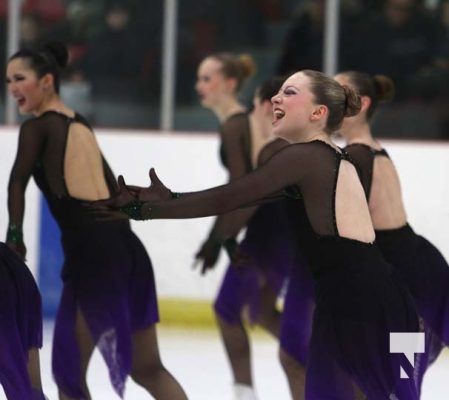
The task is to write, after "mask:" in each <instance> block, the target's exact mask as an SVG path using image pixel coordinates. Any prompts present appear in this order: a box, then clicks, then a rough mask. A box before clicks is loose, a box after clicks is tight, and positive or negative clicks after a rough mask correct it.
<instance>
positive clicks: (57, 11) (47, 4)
mask: <svg viewBox="0 0 449 400" xmlns="http://www.w3.org/2000/svg"><path fill="white" fill-rule="evenodd" d="M22 3H23V5H22V13H24V14H35V15H39V17H40V18H41V20H42V21H43V22H45V23H50V24H53V23H56V22H58V21H61V20H62V19H63V18H64V17H65V4H64V1H63V0H25V1H23V2H22Z"/></svg>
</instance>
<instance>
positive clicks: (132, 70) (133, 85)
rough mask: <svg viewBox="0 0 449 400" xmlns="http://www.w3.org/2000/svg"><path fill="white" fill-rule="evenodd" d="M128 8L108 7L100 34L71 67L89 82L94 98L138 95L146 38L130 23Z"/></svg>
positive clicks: (115, 4) (116, 4)
mask: <svg viewBox="0 0 449 400" xmlns="http://www.w3.org/2000/svg"><path fill="white" fill-rule="evenodd" d="M131 18H132V13H131V9H130V7H129V6H128V4H125V3H124V2H120V1H113V2H110V3H108V4H107V6H106V10H105V13H104V24H103V26H102V28H101V30H100V31H99V32H98V33H97V34H96V35H95V36H94V37H93V38H92V39H91V40H89V42H88V43H87V46H86V51H85V54H84V56H83V57H82V58H81V59H80V60H79V62H78V63H76V64H75V66H74V67H77V68H78V69H79V72H80V73H81V74H82V75H83V76H84V77H85V79H87V80H89V81H91V82H92V89H93V96H94V98H109V97H111V96H117V97H118V98H120V99H122V100H123V98H124V96H125V97H126V96H128V97H131V98H134V97H135V96H137V95H138V92H139V89H140V87H139V78H140V76H141V69H142V63H143V55H142V54H143V51H142V49H143V46H144V43H143V42H144V41H145V37H141V36H140V35H139V34H138V32H137V30H136V29H135V28H134V26H133V24H132V23H131Z"/></svg>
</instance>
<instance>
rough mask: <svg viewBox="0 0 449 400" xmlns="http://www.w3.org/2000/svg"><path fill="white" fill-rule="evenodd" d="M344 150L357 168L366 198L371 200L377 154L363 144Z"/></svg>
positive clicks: (356, 144)
mask: <svg viewBox="0 0 449 400" xmlns="http://www.w3.org/2000/svg"><path fill="white" fill-rule="evenodd" d="M344 150H345V151H346V152H347V153H348V154H349V156H350V157H351V160H352V162H353V163H354V165H355V166H356V169H357V173H358V174H359V178H360V181H361V182H362V186H363V190H364V191H365V195H366V198H367V199H368V200H369V196H370V193H371V183H372V181H373V166H374V157H375V152H374V150H373V149H372V148H371V147H370V146H368V145H366V144H361V143H354V144H350V145H348V146H346V147H345V149H344Z"/></svg>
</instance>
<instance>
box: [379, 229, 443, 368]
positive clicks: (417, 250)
mask: <svg viewBox="0 0 449 400" xmlns="http://www.w3.org/2000/svg"><path fill="white" fill-rule="evenodd" d="M376 242H377V244H378V246H379V248H380V249H381V251H382V254H383V256H384V258H385V259H386V260H387V261H388V262H389V263H391V264H392V265H393V266H394V267H395V268H396V270H397V271H398V273H399V275H400V276H401V278H402V279H403V280H404V282H405V284H406V285H407V287H408V289H409V290H410V293H411V295H412V297H413V300H414V301H415V304H416V308H417V310H418V314H419V316H420V317H421V318H422V319H423V321H424V324H423V325H424V330H425V331H426V344H427V346H428V348H429V353H428V360H427V363H428V364H430V363H432V362H433V361H434V360H435V359H436V358H437V357H438V355H439V354H440V352H441V350H442V348H443V347H444V344H445V345H446V346H447V345H449V265H448V264H447V262H446V260H445V259H444V257H443V255H442V254H441V253H440V252H439V250H438V249H437V248H436V247H435V246H434V245H433V244H431V243H430V242H429V241H428V240H427V239H425V238H423V237H422V236H420V235H417V234H416V233H415V232H414V231H413V229H412V228H411V227H410V226H409V225H408V224H407V225H405V226H403V227H402V228H399V229H391V230H380V231H376Z"/></svg>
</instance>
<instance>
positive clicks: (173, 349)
mask: <svg viewBox="0 0 449 400" xmlns="http://www.w3.org/2000/svg"><path fill="white" fill-rule="evenodd" d="M158 332H159V346H160V351H161V356H162V360H163V362H164V364H165V366H166V367H167V368H168V369H169V370H170V371H171V372H172V374H173V375H174V376H175V377H176V378H177V379H178V381H179V382H180V383H181V384H182V386H183V387H184V389H185V391H186V392H187V395H188V397H189V399H191V400H233V397H232V391H231V381H232V379H231V375H230V372H229V368H228V364H227V360H226V358H225V355H224V351H223V348H222V344H221V342H220V338H219V335H218V332H217V331H216V330H212V329H209V330H197V329H194V328H186V329H180V328H172V327H163V326H160V327H159V331H158ZM51 336H52V324H51V323H46V324H45V328H44V347H43V349H42V352H41V369H42V375H43V376H42V379H43V385H44V389H45V392H46V395H47V396H48V398H49V399H50V400H57V391H56V387H55V385H54V383H53V380H52V377H51V372H50V353H51ZM252 343H253V347H252V349H253V364H254V376H255V382H256V387H257V391H258V394H259V398H260V400H284V399H285V400H288V399H289V398H290V397H289V393H288V388H287V382H286V380H285V378H284V376H283V373H282V371H281V368H280V366H279V363H278V362H277V344H276V342H275V341H274V340H273V339H271V337H269V336H267V335H265V334H264V333H262V332H255V333H254V334H253V335H252ZM448 376H449V351H448V350H445V351H444V352H443V354H442V355H441V356H440V358H439V359H438V360H437V362H436V363H435V364H434V365H433V366H432V367H431V368H430V369H429V371H428V373H427V375H426V378H425V381H424V387H423V395H422V397H421V400H447V399H448V398H449V394H448V393H449V379H448ZM88 380H89V386H90V389H91V394H92V397H93V399H94V400H116V399H119V397H118V396H117V395H116V394H115V393H114V392H113V391H112V389H111V386H110V384H109V380H108V376H107V371H106V367H105V365H104V363H103V360H102V359H101V357H100V355H99V354H98V352H95V353H94V356H93V359H92V361H91V365H90V368H89V372H88ZM0 399H1V400H4V399H5V397H4V396H3V395H2V394H0ZM125 399H126V400H140V399H142V400H143V399H150V396H149V395H147V394H146V393H145V392H144V391H143V390H142V389H140V388H139V387H138V386H137V385H135V384H134V383H133V382H132V381H128V383H127V388H126V393H125ZM14 400H19V399H14Z"/></svg>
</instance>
